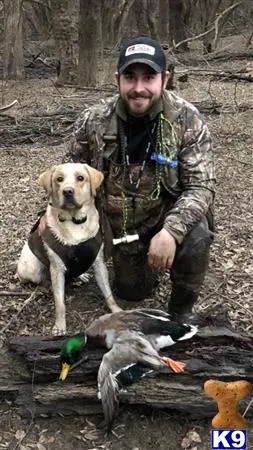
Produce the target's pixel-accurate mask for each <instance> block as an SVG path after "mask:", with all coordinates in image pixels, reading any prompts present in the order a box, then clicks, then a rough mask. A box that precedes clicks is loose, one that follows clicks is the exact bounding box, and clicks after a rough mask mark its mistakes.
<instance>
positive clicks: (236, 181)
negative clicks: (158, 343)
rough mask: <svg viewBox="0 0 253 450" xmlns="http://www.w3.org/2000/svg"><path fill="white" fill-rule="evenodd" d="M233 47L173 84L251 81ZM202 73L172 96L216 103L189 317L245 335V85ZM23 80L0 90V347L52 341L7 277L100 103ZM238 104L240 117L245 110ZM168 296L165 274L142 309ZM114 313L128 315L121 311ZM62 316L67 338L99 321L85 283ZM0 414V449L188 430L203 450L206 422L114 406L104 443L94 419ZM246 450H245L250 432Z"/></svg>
mask: <svg viewBox="0 0 253 450" xmlns="http://www.w3.org/2000/svg"><path fill="white" fill-rule="evenodd" d="M227 40H229V38H227ZM235 42H236V45H237V48H235V47H233V51H234V52H235V54H234V55H233V52H232V51H231V54H230V57H229V55H226V57H224V59H213V60H209V61H204V60H203V58H201V57H197V56H196V52H195V51H194V48H193V51H192V52H189V53H187V54H184V55H183V54H180V55H177V64H176V76H175V78H176V81H177V78H178V74H177V72H179V71H181V72H182V71H185V70H188V69H189V68H191V69H195V70H196V67H199V68H200V69H206V70H207V69H208V70H210V69H213V70H233V71H234V72H237V73H244V72H245V73H247V74H248V73H249V70H251V75H253V66H251V69H250V66H249V60H248V59H247V58H246V57H245V58H242V57H238V56H236V52H237V50H240V42H237V41H235ZM251 60H252V58H251ZM180 61H181V62H180ZM43 70H44V72H43ZM203 73H204V72H200V71H196V72H195V73H194V74H191V75H189V78H188V81H187V82H186V83H182V82H178V83H177V89H178V94H179V95H181V96H182V97H184V98H186V99H187V100H189V101H193V102H195V101H209V102H214V101H216V102H218V103H220V104H221V105H222V108H221V110H220V113H219V114H208V115H206V120H207V122H208V126H209V128H210V130H211V133H212V136H213V139H214V147H215V165H216V172H217V196H216V232H215V240H214V244H213V246H212V252H211V261H210V268H209V272H208V275H207V277H206V280H205V284H204V286H203V289H202V291H201V296H200V300H199V303H198V305H197V309H199V310H208V308H210V309H211V308H215V307H216V306H219V305H221V304H222V307H223V308H224V310H226V311H227V314H228V317H229V319H230V322H231V325H232V326H233V327H234V328H235V329H236V330H239V331H243V332H246V333H249V334H253V296H252V292H253V247H252V236H253V214H252V211H253V197H252V192H253V176H252V168H253V152H252V148H253V135H252V129H253V114H252V108H253V83H250V82H245V81H244V82H243V81H237V82H235V81H234V80H224V79H219V80H217V79H215V78H214V77H212V76H210V75H204V74H203ZM26 75H27V77H26V79H25V80H23V81H20V82H17V81H15V82H14V81H9V82H3V83H2V104H7V103H10V102H11V101H13V100H14V99H17V100H18V103H17V105H15V107H13V108H12V109H10V110H9V111H7V112H6V113H3V114H1V115H0V136H1V137H2V139H1V147H0V148H1V152H0V179H1V185H0V194H1V195H0V224H1V233H0V255H1V258H0V340H1V345H2V346H5V345H6V344H7V342H8V339H10V338H11V337H13V336H16V335H21V334H43V335H44V334H50V332H51V327H52V324H53V320H54V307H53V302H52V296H51V293H50V292H47V291H45V289H43V288H39V289H38V290H37V292H36V295H35V299H34V301H33V302H30V303H28V304H27V306H25V307H23V306H24V301H25V298H26V297H25V296H20V295H18V294H17V295H15V292H20V291H22V289H23V290H24V288H23V287H21V286H20V283H19V281H18V280H17V278H16V275H15V268H16V261H17V258H18V256H19V254H20V251H21V248H22V245H23V243H24V240H25V239H26V237H27V235H28V233H29V231H30V228H31V226H32V225H33V223H34V221H35V220H36V218H37V213H38V211H40V210H41V209H42V208H43V207H44V204H45V201H44V193H43V192H42V189H41V188H40V187H39V185H38V176H39V174H40V173H41V172H42V171H44V169H46V168H48V167H50V166H51V165H53V164H56V163H58V162H61V160H62V158H63V156H64V155H65V153H66V152H67V150H68V143H69V137H70V134H71V124H72V123H73V119H74V118H75V117H77V115H78V112H79V111H80V110H81V109H82V108H84V107H85V106H87V105H89V104H91V103H95V102H97V100H98V98H100V97H101V96H104V97H105V96H106V95H108V94H109V93H107V92H106V91H103V92H99V91H95V90H93V91H91V90H84V89H83V90H82V89H75V88H70V87H57V86H56V85H55V81H56V77H55V72H54V70H53V69H52V68H48V67H46V69H45V66H44V64H43V63H40V64H39V62H38V64H37V65H36V64H35V67H34V68H33V69H31V68H29V70H28V69H27V74H26ZM245 104H247V105H248V108H244V107H245ZM249 107H251V109H249ZM33 289H34V287H33V286H31V285H30V286H27V287H26V288H25V290H26V291H27V297H29V295H30V294H31V292H32V291H33ZM169 292H170V282H169V274H168V273H165V274H163V275H161V283H160V285H159V286H158V288H157V289H156V291H155V292H154V295H153V297H152V298H149V299H146V300H145V301H144V302H143V303H142V305H141V306H149V307H157V308H161V309H165V310H166V308H167V301H168V297H169ZM84 295H85V299H83V296H84ZM121 305H122V306H123V307H124V308H126V307H127V306H128V307H129V304H127V303H126V302H123V301H122V302H121ZM130 306H131V307H132V306H133V307H134V306H135V304H134V303H133V304H132V303H131V305H130ZM138 306H140V304H138ZM66 307H67V325H68V332H70V333H71V332H76V331H78V330H79V329H80V328H82V327H84V326H85V325H86V324H87V323H89V321H90V320H91V319H92V318H94V317H97V316H99V315H101V314H102V313H104V312H106V308H105V305H104V303H103V300H102V297H101V294H100V293H99V291H98V289H97V288H96V286H95V284H94V281H93V280H91V281H90V282H89V283H88V284H87V285H83V284H82V283H80V282H77V283H74V284H73V285H72V286H71V288H69V289H68V290H67V298H66ZM0 414H1V423H0V449H10V450H14V449H20V450H27V449H32V448H37V449H39V450H45V449H46V450H51V449H54V450H58V449H59V450H60V449H66V450H72V449H73V450H74V449H75V450H79V449H87V450H88V449H89V450H97V449H105V450H148V449H157V450H168V449H169V450H176V449H177V450H178V449H179V448H186V447H181V443H182V440H183V438H184V437H185V435H186V433H187V432H188V431H189V430H195V431H196V432H197V434H198V435H199V436H200V439H201V442H200V443H195V444H194V443H193V444H192V446H189V447H187V448H188V449H189V450H190V449H191V448H195V450H207V449H210V448H211V444H210V421H205V420H203V421H193V420H192V419H191V417H189V416H188V417H187V416H182V415H178V414H176V413H175V412H173V411H166V410H156V409H151V408H144V407H130V406H126V405H122V406H121V407H120V413H119V416H118V418H117V426H116V428H115V433H114V434H112V435H111V436H110V437H106V436H105V435H104V432H103V431H102V430H101V429H100V428H99V427H97V426H96V425H97V424H98V423H99V422H100V421H101V420H102V417H99V416H98V417H97V416H96V417H88V418H86V417H65V416H57V417H52V418H47V417H36V418H35V419H34V420H33V421H32V422H29V421H28V422H27V421H26V420H25V419H23V418H21V417H20V416H19V414H18V410H17V409H16V407H15V405H12V404H11V403H10V402H7V401H2V403H0ZM248 449H253V434H252V430H251V431H250V432H249V443H248Z"/></svg>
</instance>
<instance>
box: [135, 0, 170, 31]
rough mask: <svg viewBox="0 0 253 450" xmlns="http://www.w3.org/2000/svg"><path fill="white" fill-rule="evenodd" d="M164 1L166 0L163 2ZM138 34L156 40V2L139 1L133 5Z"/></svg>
mask: <svg viewBox="0 0 253 450" xmlns="http://www.w3.org/2000/svg"><path fill="white" fill-rule="evenodd" d="M165 1H166V0H165ZM134 14H135V20H136V26H137V30H138V34H140V35H150V36H151V37H152V38H154V39H158V37H159V36H158V30H157V25H158V20H157V18H158V6H157V1H156V0H139V1H135V3H134Z"/></svg>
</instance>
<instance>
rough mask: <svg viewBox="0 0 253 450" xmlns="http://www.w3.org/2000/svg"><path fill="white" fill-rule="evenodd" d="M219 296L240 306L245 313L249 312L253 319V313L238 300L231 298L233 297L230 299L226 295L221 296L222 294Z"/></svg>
mask: <svg viewBox="0 0 253 450" xmlns="http://www.w3.org/2000/svg"><path fill="white" fill-rule="evenodd" d="M219 295H220V297H223V298H225V299H226V300H229V301H230V302H232V303H234V304H235V305H237V306H240V308H242V309H244V310H245V311H247V313H248V314H250V315H251V316H252V317H253V312H252V311H250V310H249V309H248V308H246V307H245V306H243V305H242V304H241V303H240V302H238V301H237V300H235V299H233V298H231V297H228V295H224V294H221V293H219Z"/></svg>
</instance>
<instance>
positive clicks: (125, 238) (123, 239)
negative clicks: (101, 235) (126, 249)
mask: <svg viewBox="0 0 253 450" xmlns="http://www.w3.org/2000/svg"><path fill="white" fill-rule="evenodd" d="M138 240H139V235H138V234H126V235H125V236H123V237H121V238H118V239H113V240H112V243H113V245H118V244H130V242H133V241H138Z"/></svg>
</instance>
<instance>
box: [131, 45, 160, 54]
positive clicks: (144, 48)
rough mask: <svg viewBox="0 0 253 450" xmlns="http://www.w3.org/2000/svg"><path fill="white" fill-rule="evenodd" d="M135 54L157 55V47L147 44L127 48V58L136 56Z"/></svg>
mask: <svg viewBox="0 0 253 450" xmlns="http://www.w3.org/2000/svg"><path fill="white" fill-rule="evenodd" d="M135 53H146V54H147V55H154V54H155V47H152V46H151V45H146V44H135V45H131V46H130V47H127V49H126V53H125V56H130V55H134V54H135Z"/></svg>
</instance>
